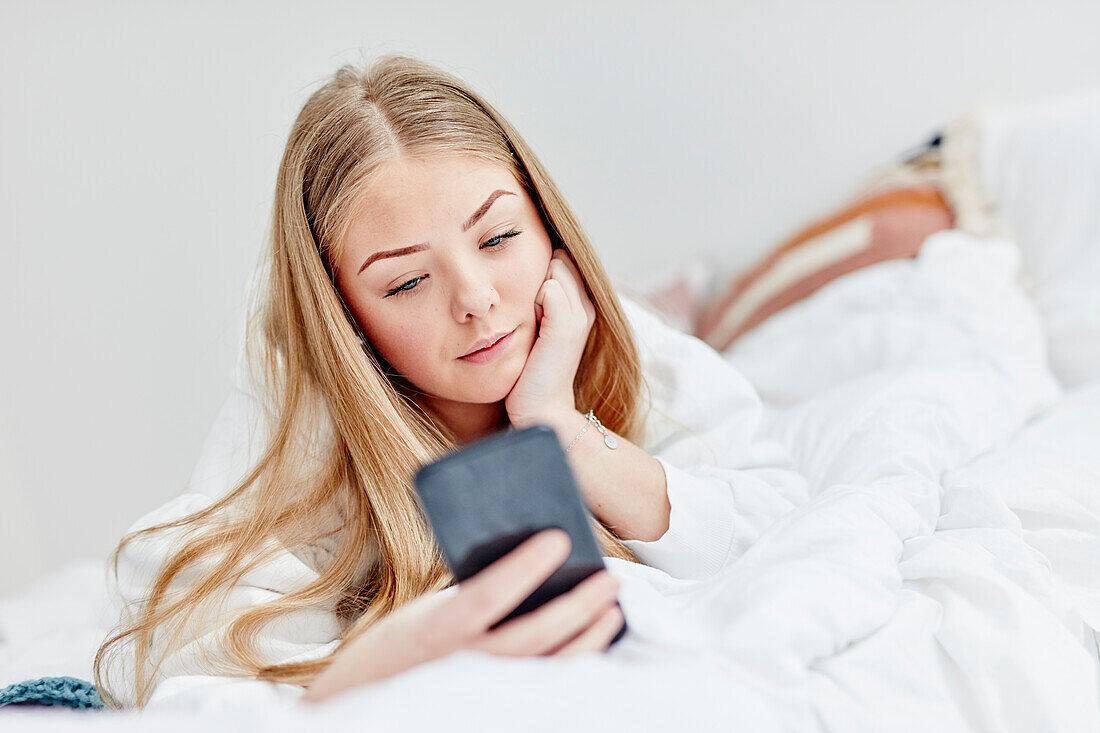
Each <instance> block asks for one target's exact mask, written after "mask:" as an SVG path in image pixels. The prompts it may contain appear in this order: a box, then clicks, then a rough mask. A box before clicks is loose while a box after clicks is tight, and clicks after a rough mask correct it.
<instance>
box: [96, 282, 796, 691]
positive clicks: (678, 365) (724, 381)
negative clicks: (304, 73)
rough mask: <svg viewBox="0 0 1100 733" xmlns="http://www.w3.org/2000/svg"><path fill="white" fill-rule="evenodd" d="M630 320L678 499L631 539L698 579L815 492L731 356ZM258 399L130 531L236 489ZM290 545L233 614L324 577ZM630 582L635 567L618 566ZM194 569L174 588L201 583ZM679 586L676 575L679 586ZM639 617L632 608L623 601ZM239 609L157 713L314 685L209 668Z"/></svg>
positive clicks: (176, 671)
mask: <svg viewBox="0 0 1100 733" xmlns="http://www.w3.org/2000/svg"><path fill="white" fill-rule="evenodd" d="M620 302H621V303H622V306H623V309H624V312H625V313H626V316H627V318H628V320H629V322H630V324H631V326H632V328H633V331H634V334H635V337H636V342H637V345H638V349H639V356H640V358H641V366H642V372H643V375H644V378H645V380H646V381H647V382H648V384H649V387H650V392H651V395H652V400H653V401H652V407H651V409H650V411H649V414H648V416H647V419H646V422H645V430H644V439H643V441H642V444H641V447H642V448H643V449H644V450H646V451H647V452H648V453H649V454H651V455H653V456H654V457H655V458H656V459H657V460H658V461H659V462H660V464H661V466H662V467H663V468H664V472H665V478H666V486H667V490H668V499H669V504H670V506H671V513H670V516H669V527H668V530H667V531H666V532H665V534H664V535H662V536H661V537H660V538H658V539H656V540H654V541H651V542H645V541H641V540H627V541H625V542H624V544H625V545H626V546H627V547H629V548H630V549H631V550H632V551H633V552H634V553H635V555H636V556H637V557H638V558H639V559H640V560H642V562H644V563H645V564H646V565H647V566H649V568H644V570H645V573H646V576H647V578H650V579H651V578H653V577H654V576H653V570H651V569H650V568H655V569H657V570H658V571H661V572H662V573H664V574H667V575H666V577H669V578H672V579H678V580H679V581H691V580H698V579H703V578H706V577H708V576H710V575H713V574H714V573H715V572H717V571H718V570H719V569H720V568H721V567H722V566H724V565H725V564H727V563H729V562H732V561H733V560H735V559H736V558H738V557H739V556H740V555H741V554H742V553H743V552H744V551H745V550H746V549H747V548H748V547H749V546H750V545H752V544H753V542H754V541H755V540H756V538H757V537H758V536H759V535H760V533H761V532H763V531H764V530H765V529H766V528H767V527H768V526H769V525H771V524H772V523H773V522H774V521H775V520H777V519H779V518H780V517H781V516H782V515H783V514H785V513H786V512H788V511H789V510H790V509H791V508H792V507H793V506H794V505H795V504H798V503H802V502H803V501H805V500H806V499H807V487H806V482H805V480H804V479H803V477H802V476H801V475H800V474H798V473H796V472H795V471H793V470H792V469H791V468H790V466H791V461H790V458H789V456H788V454H787V452H786V450H785V449H784V448H783V447H782V446H781V445H780V444H779V443H777V442H774V441H771V440H767V439H764V438H763V437H762V436H761V435H760V423H761V417H762V407H761V403H760V399H759V398H758V396H757V394H756V392H755V390H754V389H753V388H752V386H751V385H750V384H749V383H748V382H747V381H746V380H745V378H744V377H742V375H741V374H740V373H739V372H738V371H737V370H736V369H734V368H733V367H732V366H731V365H730V364H729V363H727V362H726V361H725V360H724V359H723V358H722V356H721V355H720V354H718V353H717V352H715V351H714V350H713V349H712V348H711V347H710V346H708V345H706V344H704V343H703V342H702V341H700V340H698V339H696V338H694V337H693V336H690V335H687V334H685V333H683V332H681V331H679V330H677V329H675V328H673V327H671V326H669V325H666V323H665V322H663V321H662V320H661V319H660V318H659V317H658V316H657V315H655V314H653V313H652V312H650V311H648V310H646V309H645V308H644V307H643V306H641V305H640V304H638V303H636V302H635V301H633V300H631V299H630V298H628V297H626V296H624V295H620ZM260 420H261V417H260V410H259V407H258V403H257V402H256V400H255V398H254V397H253V396H252V395H251V394H250V393H249V392H248V391H247V390H245V389H243V388H241V387H240V386H238V387H237V388H236V389H235V390H234V391H233V393H232V394H231V395H230V397H229V398H228V400H227V401H226V403H225V405H224V406H223V407H222V409H221V411H220V412H219V414H218V416H217V418H216V420H215V422H214V426H213V428H212V430H211V432H210V435H209V437H208V438H207V439H206V442H205V444H204V446H203V448H202V452H201V455H200V458H199V461H198V465H197V467H196V469H195V471H194V474H193V477H192V479H191V481H190V483H189V485H188V488H187V489H186V491H185V492H184V493H183V494H181V495H180V496H178V497H176V498H175V499H173V500H171V501H169V502H168V503H167V504H165V505H163V506H161V507H160V508H158V509H156V510H154V511H152V512H150V513H149V514H147V515H145V516H143V517H141V518H140V519H139V520H138V521H137V522H135V523H134V524H133V525H132V526H131V527H130V529H129V531H131V532H132V531H136V530H138V529H141V528H144V527H148V526H152V525H154V524H158V523H161V522H165V521H169V520H172V519H176V518H179V517H182V516H185V515H187V514H190V513H193V512H195V511H198V510H200V509H202V508H204V507H207V506H209V505H210V504H212V503H213V502H214V501H215V500H216V499H218V498H220V497H221V496H223V495H224V494H226V493H227V492H228V491H229V490H230V489H231V488H232V487H233V486H234V485H235V484H236V483H237V481H238V480H239V479H240V478H242V477H243V476H244V474H245V472H246V471H247V470H248V469H249V468H250V467H251V465H252V463H253V462H254V461H255V460H256V459H257V458H258V456H259V452H260V451H261V450H262V449H263V445H262V442H263V439H264V436H265V432H264V428H263V426H262V425H261V424H260ZM177 539H178V535H176V534H175V533H174V532H172V531H162V532H160V533H156V534H155V535H154V536H153V537H152V538H147V537H146V538H142V539H141V540H140V541H134V542H131V543H130V544H129V545H127V547H126V549H125V550H124V551H123V553H122V554H121V555H120V557H119V566H118V577H117V581H115V579H114V578H112V579H111V582H112V590H113V593H114V596H115V600H116V603H118V604H120V605H121V604H131V603H134V602H135V601H136V600H138V599H140V598H142V597H143V596H145V595H146V594H147V593H148V590H149V588H150V587H151V584H152V582H153V579H154V578H155V575H156V573H157V571H158V570H159V568H160V567H161V565H162V563H163V562H164V561H165V560H167V559H168V558H169V557H170V556H171V554H172V553H173V552H174V551H176V550H177V549H178V547H179V545H178V541H177ZM335 541H336V539H335V537H334V538H333V539H332V543H331V544H329V545H318V546H316V547H314V548H311V550H310V551H297V552H294V553H291V552H289V551H284V552H282V553H281V554H280V555H278V556H277V557H276V558H275V559H273V560H271V561H269V562H268V563H265V564H264V565H263V566H261V567H260V568H257V569H256V570H254V571H252V572H251V573H249V574H247V575H246V576H244V578H242V580H241V581H240V582H239V583H238V584H237V585H236V586H234V587H233V588H232V590H231V593H230V595H229V597H228V601H227V606H226V611H227V612H230V611H232V609H238V608H242V607H244V606H248V605H253V604H258V603H263V602H266V601H269V600H271V599H273V598H276V597H278V596H280V595H282V594H285V593H288V592H290V591H291V590H294V589H297V588H300V587H302V586H303V585H305V584H307V583H308V582H310V581H311V580H312V579H315V578H316V577H317V573H318V571H317V570H316V568H319V567H322V566H323V564H324V563H325V560H326V557H325V556H326V555H327V554H328V553H330V552H331V551H332V549H333V548H334V547H335ZM609 565H610V567H609V571H611V572H612V574H615V575H617V576H620V578H621V576H622V575H623V574H630V573H631V572H633V570H634V568H636V567H637V566H634V565H633V563H620V562H614V563H609ZM198 572H199V571H197V570H191V571H189V572H188V573H184V574H183V576H182V577H180V578H178V579H177V581H176V582H175V583H173V586H172V588H173V589H175V588H179V587H180V586H186V585H187V584H188V583H190V582H193V581H195V580H196V574H197V573H198ZM670 582H673V581H670ZM624 612H626V613H627V615H628V617H629V609H626V608H625V607H624ZM291 616H293V618H283V619H280V620H279V622H278V623H272V624H269V625H268V626H266V627H265V628H264V629H263V630H262V631H261V632H260V634H259V635H258V637H257V642H258V644H259V650H260V651H261V653H263V654H264V655H265V656H266V657H267V659H269V660H270V662H271V663H272V664H275V663H283V662H290V661H301V660H304V659H313V658H319V657H323V656H325V655H327V654H330V653H331V652H333V651H335V649H336V648H337V646H338V644H339V626H338V624H337V620H336V616H335V614H334V612H333V610H332V609H326V608H317V609H310V610H308V611H301V612H298V613H295V614H291ZM230 618H231V617H230V616H223V617H214V618H209V617H201V616H200V617H199V618H196V619H195V620H194V621H191V622H189V626H188V632H189V635H188V636H189V638H190V639H192V641H190V642H189V643H187V644H186V645H184V646H182V647H181V648H179V649H178V650H176V651H174V652H172V653H171V654H170V655H169V656H168V658H167V659H166V660H165V664H164V666H163V667H162V669H161V670H160V672H159V673H158V675H157V685H156V688H155V691H154V693H153V696H152V698H151V699H150V701H149V704H148V708H149V709H151V708H154V707H156V708H164V707H169V706H172V707H174V706H177V705H178V706H182V707H186V708H187V709H195V708H196V707H197V708H209V707H218V706H220V705H223V704H228V705H233V704H238V703H240V702H241V700H242V697H249V696H254V695H255V696H262V697H266V698H268V699H269V700H270V699H271V698H272V697H274V699H275V702H277V703H278V702H283V703H285V704H293V703H294V702H296V701H297V699H298V698H299V697H300V696H301V694H302V692H303V689H302V688H301V687H298V686H296V685H289V684H277V683H270V682H263V681H258V680H244V679H239V678H229V677H219V676H215V675H211V674H209V673H208V672H206V673H204V668H203V664H202V661H201V658H200V656H199V653H198V651H199V649H200V648H201V647H204V646H205V645H207V644H209V643H210V642H211V640H212V639H213V638H214V636H215V635H217V634H218V633H219V631H220V630H221V629H224V627H225V626H226V625H228V623H229V621H230ZM110 670H111V674H112V680H113V681H114V680H118V681H120V682H121V683H122V684H121V686H122V687H123V689H121V690H119V691H118V692H119V694H120V695H121V696H122V702H123V703H124V704H127V705H132V704H133V699H132V697H131V698H128V697H127V695H128V694H129V695H132V690H128V689H125V688H126V685H127V684H128V681H129V680H130V679H132V672H131V671H130V670H128V669H126V668H124V667H123V665H122V664H121V663H118V664H114V665H112V666H111V667H110Z"/></svg>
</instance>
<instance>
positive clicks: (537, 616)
mask: <svg viewBox="0 0 1100 733" xmlns="http://www.w3.org/2000/svg"><path fill="white" fill-rule="evenodd" d="M618 592H619V581H617V580H616V579H615V578H613V577H611V575H609V574H608V573H607V571H606V570H602V571H600V572H598V573H594V574H592V575H590V576H589V577H587V578H585V579H584V580H583V581H581V582H580V583H578V584H577V585H576V586H575V587H574V588H573V589H572V590H570V591H569V592H568V593H563V594H562V595H560V596H558V597H557V598H555V599H554V600H552V601H549V602H547V603H545V604H543V605H542V606H540V607H539V608H537V609H535V610H534V611H531V612H530V613H526V614H524V615H523V616H520V617H518V618H515V619H512V620H511V621H509V622H507V623H505V624H501V625H500V626H499V627H498V628H496V629H494V630H493V631H491V632H489V633H488V634H487V635H486V636H485V638H484V639H483V640H482V641H480V642H479V644H478V645H479V647H480V648H481V649H482V650H484V651H488V652H489V653H491V654H506V655H523V656H532V655H536V654H548V653H550V652H552V651H553V650H554V649H557V648H558V647H560V646H561V645H562V644H565V643H566V642H568V641H569V640H570V639H572V638H574V637H575V636H577V634H580V633H581V632H582V631H584V630H585V629H586V628H588V627H589V626H590V625H592V623H593V622H594V621H595V620H596V619H598V618H599V617H600V615H601V614H603V612H604V610H605V609H606V608H607V606H608V604H613V603H614V602H615V598H616V596H617V595H618Z"/></svg>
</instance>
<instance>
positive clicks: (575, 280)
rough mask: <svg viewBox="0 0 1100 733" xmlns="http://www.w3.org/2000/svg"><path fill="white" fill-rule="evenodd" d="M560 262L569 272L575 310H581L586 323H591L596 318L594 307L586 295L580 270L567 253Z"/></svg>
mask: <svg viewBox="0 0 1100 733" xmlns="http://www.w3.org/2000/svg"><path fill="white" fill-rule="evenodd" d="M560 262H561V265H562V266H564V267H565V268H566V270H567V271H568V272H569V275H570V277H571V279H572V284H573V286H574V290H575V294H576V299H575V300H574V305H575V306H576V307H577V311H576V312H577V313H581V312H582V311H583V312H584V314H585V318H586V323H587V324H588V325H591V324H592V323H593V322H594V321H595V320H596V307H595V306H594V305H593V304H592V299H591V298H589V297H588V290H587V288H585V285H584V278H583V277H581V271H580V270H579V269H578V268H577V263H576V262H574V261H573V259H572V258H571V257H569V255H567V254H564V255H562V257H561V258H560Z"/></svg>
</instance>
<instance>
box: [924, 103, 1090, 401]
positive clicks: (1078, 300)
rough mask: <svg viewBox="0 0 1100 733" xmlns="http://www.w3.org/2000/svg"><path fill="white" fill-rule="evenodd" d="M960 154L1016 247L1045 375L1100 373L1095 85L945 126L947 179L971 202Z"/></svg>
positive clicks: (1074, 377)
mask: <svg viewBox="0 0 1100 733" xmlns="http://www.w3.org/2000/svg"><path fill="white" fill-rule="evenodd" d="M962 158H970V159H971V160H970V161H969V162H970V163H971V164H974V160H973V159H975V158H976V165H974V168H972V170H974V169H976V176H975V177H976V179H977V180H976V181H973V183H976V184H977V188H979V189H980V191H981V194H982V195H984V198H985V199H986V201H985V202H984V203H986V204H988V205H989V206H990V207H991V209H992V211H993V213H995V216H996V218H997V219H998V220H999V221H1000V222H1001V223H1003V224H1004V225H1007V227H1008V229H1009V231H1010V232H1011V234H1012V235H1013V236H1014V238H1015V239H1016V241H1017V243H1018V244H1019V247H1020V250H1021V256H1022V262H1023V267H1024V269H1025V274H1026V275H1027V276H1028V278H1027V279H1028V280H1029V281H1030V290H1031V295H1032V297H1033V298H1034V299H1035V303H1036V306H1037V308H1038V310H1039V313H1040V315H1041V316H1042V319H1043V324H1044V327H1045V330H1046V334H1047V348H1048V352H1049V358H1050V365H1051V369H1052V371H1053V372H1054V373H1055V375H1056V376H1057V377H1058V378H1059V379H1060V380H1061V381H1062V383H1063V384H1064V385H1065V386H1067V387H1068V386H1073V385H1076V384H1080V383H1082V382H1085V381H1088V380H1090V379H1094V378H1100V88H1098V89H1092V90H1087V91H1081V92H1076V93H1073V94H1070V95H1065V96H1061V97H1057V98H1054V99H1046V100H1040V101H1035V102H1032V103H1029V104H1026V105H1022V106H1017V107H1011V108H1000V109H994V108H989V107H986V108H983V109H981V110H978V111H976V112H974V113H973V114H972V115H970V116H968V118H966V119H964V120H960V121H959V122H957V123H956V124H955V125H954V126H953V127H949V128H948V129H947V131H946V134H945V135H944V164H945V168H946V172H947V173H948V174H949V178H950V181H949V184H954V185H955V193H956V194H957V195H959V196H966V195H968V194H969V195H971V201H970V202H969V203H973V194H974V187H973V186H971V187H969V190H967V187H966V186H961V187H960V181H959V176H960V171H962V170H964V169H965V167H966V161H964V160H962ZM961 175H962V177H964V178H965V177H966V176H965V174H961ZM960 188H961V189H962V190H960ZM960 203H961V202H960ZM979 208H980V207H979ZM971 211H973V209H971ZM966 224H967V222H966V221H965V219H964V220H961V221H960V222H959V226H960V228H964V229H965V228H967V226H966Z"/></svg>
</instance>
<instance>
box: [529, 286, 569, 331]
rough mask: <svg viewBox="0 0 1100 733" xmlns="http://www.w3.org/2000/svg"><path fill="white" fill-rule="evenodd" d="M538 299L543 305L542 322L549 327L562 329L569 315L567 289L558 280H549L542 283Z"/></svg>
mask: <svg viewBox="0 0 1100 733" xmlns="http://www.w3.org/2000/svg"><path fill="white" fill-rule="evenodd" d="M539 296H540V297H539V298H537V299H536V301H537V302H538V304H539V305H541V306H542V323H541V324H540V325H546V326H547V328H554V329H560V328H561V325H562V323H563V322H564V319H565V318H567V317H568V315H569V297H568V296H567V295H566V294H565V289H564V287H563V286H562V284H561V283H560V282H559V281H557V280H547V281H546V282H544V283H543V284H542V289H541V290H540V291H539Z"/></svg>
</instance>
